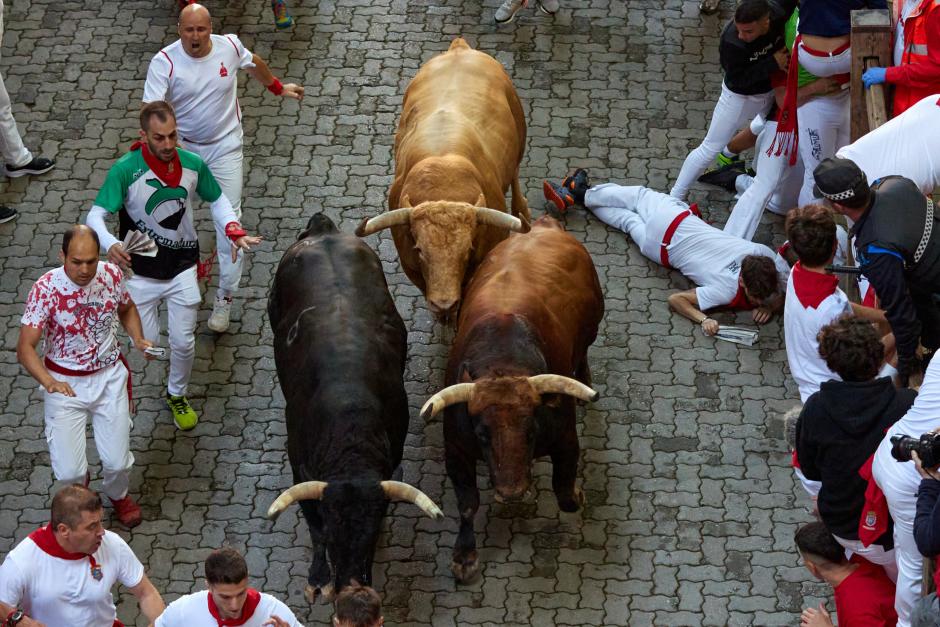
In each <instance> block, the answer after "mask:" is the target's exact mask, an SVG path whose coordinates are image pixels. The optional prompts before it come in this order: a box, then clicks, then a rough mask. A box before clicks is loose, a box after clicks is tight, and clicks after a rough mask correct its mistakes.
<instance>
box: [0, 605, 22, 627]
mask: <svg viewBox="0 0 940 627" xmlns="http://www.w3.org/2000/svg"><path fill="white" fill-rule="evenodd" d="M25 617H26V614H25V613H24V612H23V610H21V609H20V608H16V609H15V610H13V611H12V612H10V615H9V616H7V620H6V622H5V623H3V624H4V625H5V627H14V625H16V624H18V623H19V622H20V621H21V620H23V619H24V618H25Z"/></svg>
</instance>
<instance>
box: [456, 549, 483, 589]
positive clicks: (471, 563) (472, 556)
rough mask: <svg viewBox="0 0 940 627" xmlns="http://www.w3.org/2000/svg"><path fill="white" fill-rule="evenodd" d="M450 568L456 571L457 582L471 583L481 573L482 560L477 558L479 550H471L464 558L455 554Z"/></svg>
mask: <svg viewBox="0 0 940 627" xmlns="http://www.w3.org/2000/svg"><path fill="white" fill-rule="evenodd" d="M450 570H451V572H452V573H454V578H455V579H456V580H457V583H470V582H471V581H473V580H474V579H476V577H477V575H479V574H480V562H479V561H478V560H477V552H476V551H470V553H469V554H467V556H466V557H464V558H460V557H458V556H456V555H455V556H454V560H453V561H452V562H451V563H450Z"/></svg>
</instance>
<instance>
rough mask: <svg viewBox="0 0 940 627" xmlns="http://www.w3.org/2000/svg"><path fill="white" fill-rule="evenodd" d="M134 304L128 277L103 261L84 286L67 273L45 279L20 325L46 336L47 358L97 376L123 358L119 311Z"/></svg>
mask: <svg viewBox="0 0 940 627" xmlns="http://www.w3.org/2000/svg"><path fill="white" fill-rule="evenodd" d="M130 300H131V298H130V296H129V295H128V293H127V287H126V286H125V281H124V273H123V272H121V269H120V268H118V267H117V266H116V265H114V264H112V263H107V262H105V261H99V262H98V271H97V273H96V274H95V277H94V278H93V279H92V280H91V282H90V283H89V284H88V285H86V286H84V287H82V286H80V285H78V284H77V283H75V282H73V281H72V280H71V279H70V278H69V277H68V275H67V274H66V273H65V268H56V269H54V270H50V271H49V272H46V273H45V274H44V275H42V276H41V277H39V280H38V281H36V283H35V285H33V289H31V290H30V291H29V296H27V297H26V310H25V311H24V312H23V317H22V318H21V319H20V323H21V324H23V325H26V326H30V327H35V328H37V329H43V330H44V331H45V348H44V351H45V356H46V357H48V358H49V359H50V360H52V361H54V362H55V363H56V364H58V365H60V366H62V367H64V368H68V369H70V370H81V371H91V370H99V369H101V368H105V367H107V366H111V365H113V364H114V362H116V361H117V360H118V358H119V357H120V349H119V347H118V342H117V337H116V335H115V333H116V331H117V327H118V324H119V323H120V319H119V318H118V312H117V310H118V307H120V306H122V305H126V304H127V303H129V302H130Z"/></svg>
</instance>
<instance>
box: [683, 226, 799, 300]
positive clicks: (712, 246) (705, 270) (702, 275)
mask: <svg viewBox="0 0 940 627" xmlns="http://www.w3.org/2000/svg"><path fill="white" fill-rule="evenodd" d="M668 251H669V264H670V265H671V266H672V267H673V268H675V269H676V270H678V271H679V272H681V273H682V274H684V275H685V276H686V277H688V278H689V279H690V280H691V281H692V282H694V283H695V284H696V285H698V286H699V287H697V288H696V289H695V296H696V298H697V299H698V308H699V309H701V310H702V311H707V310H709V309H714V308H715V307H721V306H726V305H729V304H731V303H732V302H734V301H735V297H738V298H739V299H740V298H741V296H740V295H739V294H738V276H739V275H740V274H741V260H742V259H744V258H745V257H747V256H748V255H760V256H762V257H768V258H769V259H772V260H773V261H774V265H775V266H776V267H777V275H778V277H777V278H778V280H779V282H780V288H781V290H782V289H783V287H784V286H785V285H786V282H787V275H788V274H789V272H790V268H789V266H787V262H786V261H784V260H783V258H782V257H780V256H779V255H777V253H775V252H774V251H772V250H771V249H770V248H768V247H767V246H764V245H763V244H756V243H754V242H749V241H747V240H744V239H741V238H740V237H735V236H734V235H729V234H727V233H725V232H724V231H720V230H719V229H716V228H715V227H713V226H711V225H710V224H707V223H705V222H703V221H702V220H700V219H699V218H697V217H695V216H689V217H688V218H686V219H684V220H683V221H682V222H681V223H680V224H679V228H678V229H676V232H675V234H674V235H673V237H672V241H671V242H670V245H669V248H668Z"/></svg>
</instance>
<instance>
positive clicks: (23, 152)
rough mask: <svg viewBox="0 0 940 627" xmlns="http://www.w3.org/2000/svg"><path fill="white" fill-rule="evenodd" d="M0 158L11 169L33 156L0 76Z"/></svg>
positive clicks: (0, 19)
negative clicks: (21, 132)
mask: <svg viewBox="0 0 940 627" xmlns="http://www.w3.org/2000/svg"><path fill="white" fill-rule="evenodd" d="M2 40H3V0H0V41H2ZM0 157H3V163H5V164H6V165H9V166H12V167H20V166H23V165H26V164H27V163H29V162H30V161H32V160H33V155H32V154H31V153H30V152H29V150H27V149H26V146H24V145H23V139H22V138H21V137H20V132H19V131H18V130H17V128H16V120H14V119H13V104H12V103H11V102H10V94H8V93H7V88H6V85H4V83H3V76H2V75H0Z"/></svg>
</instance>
